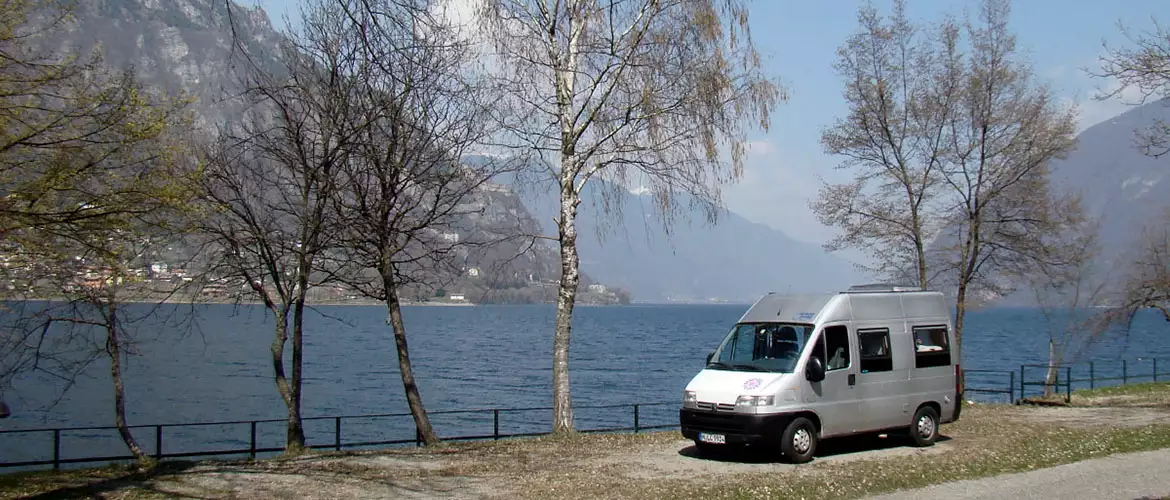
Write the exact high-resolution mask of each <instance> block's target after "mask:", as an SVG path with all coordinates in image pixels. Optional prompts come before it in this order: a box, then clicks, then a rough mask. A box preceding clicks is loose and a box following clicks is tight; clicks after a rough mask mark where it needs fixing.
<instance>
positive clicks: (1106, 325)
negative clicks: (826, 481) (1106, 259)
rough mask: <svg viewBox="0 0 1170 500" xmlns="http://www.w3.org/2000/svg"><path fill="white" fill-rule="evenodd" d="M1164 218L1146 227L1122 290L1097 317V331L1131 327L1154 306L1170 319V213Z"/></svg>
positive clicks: (1166, 318)
mask: <svg viewBox="0 0 1170 500" xmlns="http://www.w3.org/2000/svg"><path fill="white" fill-rule="evenodd" d="M1160 220H1161V221H1163V223H1162V224H1160V225H1156V226H1155V227H1147V228H1146V229H1145V230H1144V231H1143V233H1142V235H1141V238H1139V243H1138V245H1137V255H1136V257H1134V258H1133V261H1132V262H1129V263H1128V270H1127V271H1128V272H1127V273H1126V274H1125V275H1124V282H1123V285H1122V290H1121V291H1120V292H1119V293H1117V294H1116V297H1114V298H1113V300H1111V304H1110V305H1111V307H1109V308H1108V309H1107V310H1106V311H1105V312H1104V314H1101V315H1099V316H1098V317H1097V318H1096V322H1095V324H1094V330H1095V331H1096V332H1100V333H1104V332H1106V331H1108V330H1110V329H1111V328H1113V327H1116V326H1121V327H1122V328H1123V329H1128V328H1129V327H1131V326H1132V325H1133V320H1134V318H1135V317H1136V315H1137V313H1138V311H1141V310H1143V309H1154V310H1156V311H1158V312H1159V313H1160V314H1161V315H1162V317H1163V318H1164V319H1165V320H1166V321H1170V230H1168V228H1167V226H1166V224H1165V223H1164V221H1166V220H1170V213H1163V214H1162V218H1161V219H1160Z"/></svg>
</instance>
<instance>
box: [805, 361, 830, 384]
mask: <svg viewBox="0 0 1170 500" xmlns="http://www.w3.org/2000/svg"><path fill="white" fill-rule="evenodd" d="M804 378H807V379H808V381H809V382H820V381H822V380H824V379H825V363H824V362H822V361H821V358H818V357H815V356H813V357H810V358H808V363H807V364H805V365H804Z"/></svg>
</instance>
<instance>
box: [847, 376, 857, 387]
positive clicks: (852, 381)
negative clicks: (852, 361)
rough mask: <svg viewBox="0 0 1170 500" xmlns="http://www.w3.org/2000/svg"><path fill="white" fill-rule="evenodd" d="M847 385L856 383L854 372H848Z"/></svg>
mask: <svg viewBox="0 0 1170 500" xmlns="http://www.w3.org/2000/svg"><path fill="white" fill-rule="evenodd" d="M849 385H857V375H856V374H853V373H850V374H849Z"/></svg>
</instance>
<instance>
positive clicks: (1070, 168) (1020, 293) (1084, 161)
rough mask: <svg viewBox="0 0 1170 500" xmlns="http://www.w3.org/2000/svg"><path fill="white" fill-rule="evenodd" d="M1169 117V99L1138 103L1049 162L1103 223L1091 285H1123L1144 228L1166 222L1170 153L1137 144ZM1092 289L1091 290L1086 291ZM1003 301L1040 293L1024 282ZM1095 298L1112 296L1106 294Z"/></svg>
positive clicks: (1054, 177)
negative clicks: (1142, 134) (1155, 152)
mask: <svg viewBox="0 0 1170 500" xmlns="http://www.w3.org/2000/svg"><path fill="white" fill-rule="evenodd" d="M1159 120H1160V121H1170V100H1168V99H1163V100H1160V101H1156V102H1151V103H1147V104H1145V105H1142V106H1137V107H1134V108H1133V109H1130V110H1128V111H1126V112H1125V113H1122V114H1120V115H1117V116H1115V117H1113V118H1111V119H1109V120H1106V121H1103V122H1101V123H1098V124H1095V125H1093V126H1091V127H1088V128H1086V129H1085V130H1083V131H1082V132H1081V133H1080V134H1078V135H1077V145H1076V147H1075V149H1074V150H1073V151H1071V152H1070V153H1069V154H1068V155H1067V156H1066V157H1065V158H1064V159H1060V160H1055V161H1053V162H1052V164H1051V165H1050V172H1051V173H1050V181H1051V189H1053V191H1054V192H1064V193H1077V194H1080V195H1081V201H1082V206H1083V208H1084V209H1085V211H1086V213H1087V214H1088V215H1089V216H1090V217H1092V218H1094V219H1096V220H1097V222H1098V223H1099V231H1098V238H1099V245H1100V256H1099V257H1098V258H1097V260H1096V261H1095V262H1093V263H1092V271H1091V272H1092V273H1093V275H1092V276H1089V277H1087V282H1086V287H1087V288H1092V289H1094V290H1095V289H1096V287H1097V286H1100V285H1102V284H1103V285H1104V286H1105V287H1106V288H1105V290H1106V292H1107V291H1108V290H1109V289H1112V288H1113V287H1116V286H1120V285H1123V282H1124V280H1125V279H1126V278H1127V274H1128V266H1129V264H1130V263H1131V262H1133V260H1134V258H1135V257H1137V255H1138V252H1140V251H1141V249H1142V247H1141V241H1142V238H1143V231H1145V230H1147V229H1149V228H1161V227H1165V225H1166V223H1167V220H1168V219H1167V215H1166V210H1168V209H1170V199H1168V198H1167V197H1166V196H1165V193H1166V192H1167V190H1170V156H1165V157H1162V158H1154V157H1151V156H1148V155H1145V154H1143V153H1142V151H1141V150H1140V149H1139V148H1138V136H1137V133H1138V132H1140V131H1143V130H1145V129H1146V128H1147V127H1149V126H1150V125H1152V124H1154V123H1156V122H1157V121H1159ZM1083 293H1087V291H1083ZM989 299H991V301H993V302H996V303H998V304H1000V305H1033V304H1035V295H1034V293H1033V291H1032V290H1031V289H1028V288H1026V287H1024V286H1021V287H1020V288H1019V289H1017V290H1016V291H1015V292H1013V293H1010V294H1008V295H1006V296H1004V297H989ZM1092 300H1095V301H1101V300H1105V301H1107V300H1108V297H1107V296H1105V295H1101V296H1098V297H1096V298H1094V299H1092Z"/></svg>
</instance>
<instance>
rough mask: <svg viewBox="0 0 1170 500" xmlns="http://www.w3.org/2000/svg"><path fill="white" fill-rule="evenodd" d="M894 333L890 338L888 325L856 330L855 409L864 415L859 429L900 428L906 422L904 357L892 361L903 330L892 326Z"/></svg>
mask: <svg viewBox="0 0 1170 500" xmlns="http://www.w3.org/2000/svg"><path fill="white" fill-rule="evenodd" d="M896 328H897V329H898V330H900V331H898V332H894V333H896V334H895V335H891V331H890V328H889V327H888V326H882V327H870V328H861V327H859V328H858V329H857V340H858V347H859V349H858V350H859V351H860V353H859V354H860V355H859V356H858V357H859V358H860V359H859V361H860V362H859V363H858V365H859V366H858V368H859V369H860V371H861V374H859V375H858V376H857V397H858V399H859V403H858V407H859V408H858V409H860V410H861V414H863V415H865V419H866V420H865V422H863V426H864V427H865V428H867V429H885V428H889V427H895V426H898V425H903V424H905V423H907V422H909V421H910V418H911V416H912V415H911V414H910V411H912V410H911V409H909V408H908V407H907V402H908V399H909V398H908V395H907V391H908V390H909V384H908V382H907V380H906V376H907V373H908V372H909V364H908V359H907V358H908V356H905V355H901V356H898V357H897V358H898V359H897V360H896V361H895V356H894V352H896V351H897V349H898V347H901V346H899V345H898V341H905V339H906V335H905V333H904V332H905V327H904V326H901V325H899V326H898V327H896Z"/></svg>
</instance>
